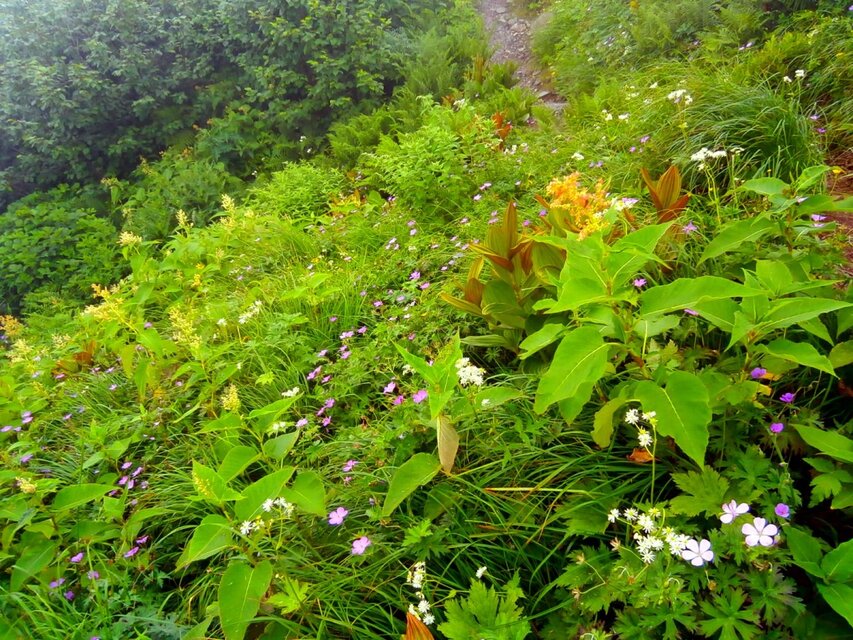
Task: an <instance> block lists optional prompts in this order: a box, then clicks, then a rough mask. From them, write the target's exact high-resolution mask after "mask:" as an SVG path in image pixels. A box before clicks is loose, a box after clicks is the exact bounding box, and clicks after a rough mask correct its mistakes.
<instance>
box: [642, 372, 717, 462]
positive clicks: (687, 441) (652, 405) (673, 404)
mask: <svg viewBox="0 0 853 640" xmlns="http://www.w3.org/2000/svg"><path fill="white" fill-rule="evenodd" d="M634 395H635V396H636V398H637V399H638V400H639V401H640V402H642V403H643V409H644V410H645V411H647V412H649V411H654V412H656V414H657V421H658V423H657V432H658V434H660V435H662V436H670V437H672V439H673V440H675V443H676V444H677V445H678V446H679V447H681V449H682V450H683V451H684V453H686V454H687V455H688V456H690V458H691V459H693V460H694V461H695V462H696V464H698V465H699V466H700V467H701V466H703V465H704V464H705V450H706V449H707V448H708V425H709V424H710V422H711V409H710V398H709V397H708V390H707V388H706V387H705V385H704V384H702V380H701V379H699V378H698V377H697V376H695V375H693V374H692V373H687V372H685V371H674V372H673V373H671V374H670V375H669V378H668V379H667V381H666V388H665V389H661V388H660V387H659V386H658V385H657V384H655V383H654V382H651V381H650V380H643V381H642V382H639V383H638V384H637V386H636V388H635V391H634Z"/></svg>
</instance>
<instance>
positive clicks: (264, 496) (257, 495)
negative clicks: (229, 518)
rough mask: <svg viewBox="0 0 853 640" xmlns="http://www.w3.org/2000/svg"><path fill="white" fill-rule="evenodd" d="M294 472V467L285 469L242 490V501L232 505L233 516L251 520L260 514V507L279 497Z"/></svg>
mask: <svg viewBox="0 0 853 640" xmlns="http://www.w3.org/2000/svg"><path fill="white" fill-rule="evenodd" d="M294 471H295V468H294V467H285V468H284V469H279V470H278V471H274V472H273V473H271V474H269V475H267V476H265V477H263V478H261V479H260V480H258V481H257V482H254V483H252V484H250V485H249V486H248V487H246V488H245V489H243V491H242V493H241V495H242V496H243V499H242V500H240V501H239V502H238V503H236V504H235V505H234V515H236V516H237V518H238V519H239V520H251V519H252V518H254V517H255V516H257V515H258V514H259V513H260V512H261V505H262V504H263V503H264V501H266V500H270V499H272V500H274V499H275V498H278V497H280V496H281V492H282V490H283V489H284V487H285V485H286V484H287V481H288V480H290V477H291V476H292V475H293V472H294Z"/></svg>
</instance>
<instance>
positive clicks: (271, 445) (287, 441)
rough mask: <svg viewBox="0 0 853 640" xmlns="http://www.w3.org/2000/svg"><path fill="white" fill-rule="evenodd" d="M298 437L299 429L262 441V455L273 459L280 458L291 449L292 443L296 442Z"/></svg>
mask: <svg viewBox="0 0 853 640" xmlns="http://www.w3.org/2000/svg"><path fill="white" fill-rule="evenodd" d="M298 437H299V431H293V432H291V433H285V434H284V435H280V436H276V437H275V438H272V439H270V440H267V441H266V442H264V455H266V456H269V457H270V458H272V459H273V460H281V459H282V458H284V456H286V455H287V454H288V453H290V450H291V449H293V445H294V444H296V439H297V438H298Z"/></svg>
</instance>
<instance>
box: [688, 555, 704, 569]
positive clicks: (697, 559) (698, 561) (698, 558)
mask: <svg viewBox="0 0 853 640" xmlns="http://www.w3.org/2000/svg"><path fill="white" fill-rule="evenodd" d="M690 564H692V565H693V566H694V567H701V566H702V565H703V564H705V561H704V560H702V558H701V556H696V557H695V558H693V560H691V561H690Z"/></svg>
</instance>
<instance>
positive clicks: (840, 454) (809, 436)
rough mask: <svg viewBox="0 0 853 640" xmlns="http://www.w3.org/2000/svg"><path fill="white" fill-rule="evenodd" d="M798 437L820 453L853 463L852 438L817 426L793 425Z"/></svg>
mask: <svg viewBox="0 0 853 640" xmlns="http://www.w3.org/2000/svg"><path fill="white" fill-rule="evenodd" d="M794 428H795V429H796V430H797V432H798V433H799V434H800V437H801V438H802V439H803V440H805V441H806V443H807V444H809V445H811V446H812V447H814V448H815V449H817V450H818V451H820V452H821V453H825V454H826V455H828V456H830V457H832V458H835V459H836V460H843V461H844V462H849V463H853V440H851V439H850V438H848V437H846V436H843V435H841V434H840V433H837V432H834V431H824V430H822V429H818V428H817V427H809V426H807V425H804V424H802V425H796V426H795V427H794Z"/></svg>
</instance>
